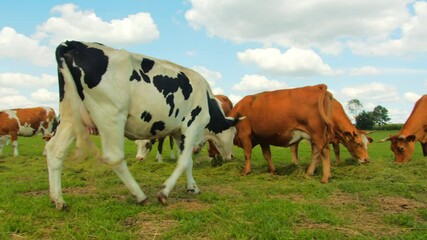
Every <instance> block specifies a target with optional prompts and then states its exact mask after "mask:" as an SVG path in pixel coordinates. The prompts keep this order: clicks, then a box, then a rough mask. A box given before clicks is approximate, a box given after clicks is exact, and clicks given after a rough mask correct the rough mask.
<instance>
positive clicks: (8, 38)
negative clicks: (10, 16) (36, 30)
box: [0, 27, 55, 66]
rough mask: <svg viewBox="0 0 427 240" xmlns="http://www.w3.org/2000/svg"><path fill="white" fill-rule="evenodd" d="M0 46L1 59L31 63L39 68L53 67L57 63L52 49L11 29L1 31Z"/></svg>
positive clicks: (6, 28) (4, 28) (5, 28)
mask: <svg viewBox="0 0 427 240" xmlns="http://www.w3.org/2000/svg"><path fill="white" fill-rule="evenodd" d="M0 46H1V47H0V59H1V58H8V59H14V60H18V61H23V62H24V63H25V62H30V63H32V64H34V65H37V66H51V65H53V64H54V62H55V57H54V54H53V50H52V49H50V48H48V47H46V46H42V45H40V42H39V41H38V40H35V39H31V38H29V37H27V36H25V35H23V34H19V33H17V32H16V31H15V29H13V28H10V27H3V28H2V29H1V31H0Z"/></svg>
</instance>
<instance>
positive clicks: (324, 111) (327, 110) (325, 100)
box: [317, 85, 334, 144]
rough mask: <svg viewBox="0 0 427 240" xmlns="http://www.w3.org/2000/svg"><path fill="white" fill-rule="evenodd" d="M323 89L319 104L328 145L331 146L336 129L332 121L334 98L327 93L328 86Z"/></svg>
mask: <svg viewBox="0 0 427 240" xmlns="http://www.w3.org/2000/svg"><path fill="white" fill-rule="evenodd" d="M324 86H325V87H324V88H322V90H324V91H323V92H322V93H321V94H320V96H319V101H318V102H317V104H318V107H319V112H320V116H321V117H322V119H323V121H324V122H325V125H326V131H325V135H326V136H325V137H326V139H327V140H328V142H327V143H326V144H329V142H330V141H332V140H333V138H334V128H333V123H332V121H331V117H332V99H333V96H332V94H331V93H330V92H328V91H327V87H326V85H324Z"/></svg>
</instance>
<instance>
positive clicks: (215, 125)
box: [206, 92, 238, 133]
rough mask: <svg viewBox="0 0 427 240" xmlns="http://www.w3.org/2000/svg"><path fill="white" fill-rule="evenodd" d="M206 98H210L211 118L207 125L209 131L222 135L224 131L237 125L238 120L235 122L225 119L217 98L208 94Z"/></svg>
mask: <svg viewBox="0 0 427 240" xmlns="http://www.w3.org/2000/svg"><path fill="white" fill-rule="evenodd" d="M206 96H207V98H208V108H209V116H210V120H209V123H208V125H206V128H207V129H208V130H209V131H211V132H214V133H221V132H222V131H224V130H227V129H229V128H230V127H232V126H234V125H236V123H237V121H238V118H237V119H234V120H231V119H227V118H225V116H224V114H223V113H222V111H221V108H220V106H219V104H218V102H217V101H216V100H215V98H210V97H209V94H208V93H207V92H206Z"/></svg>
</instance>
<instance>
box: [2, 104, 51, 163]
mask: <svg viewBox="0 0 427 240" xmlns="http://www.w3.org/2000/svg"><path fill="white" fill-rule="evenodd" d="M55 127H56V115H55V111H54V110H53V109H52V108H49V107H35V108H17V109H10V110H3V111H0V136H1V137H2V138H3V139H4V140H5V139H6V138H10V142H11V145H12V146H13V155H14V156H18V155H19V152H18V136H23V137H31V136H34V135H35V134H36V133H41V134H42V135H43V139H44V140H45V141H47V140H49V139H50V137H51V134H52V132H53V131H54V130H55V129H54V128H55ZM4 143H5V141H0V154H1V151H2V149H3V145H4ZM43 153H44V152H43Z"/></svg>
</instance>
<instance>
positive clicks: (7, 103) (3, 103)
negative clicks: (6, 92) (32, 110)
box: [0, 95, 37, 110]
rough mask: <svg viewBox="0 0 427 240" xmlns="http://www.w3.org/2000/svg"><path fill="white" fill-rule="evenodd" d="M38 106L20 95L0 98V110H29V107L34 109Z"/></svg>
mask: <svg viewBox="0 0 427 240" xmlns="http://www.w3.org/2000/svg"><path fill="white" fill-rule="evenodd" d="M36 105H37V104H36V103H35V102H33V101H31V100H30V99H28V98H26V97H24V96H19V95H12V96H6V97H0V109H3V110H4V109H12V108H27V107H34V106H36Z"/></svg>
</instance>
